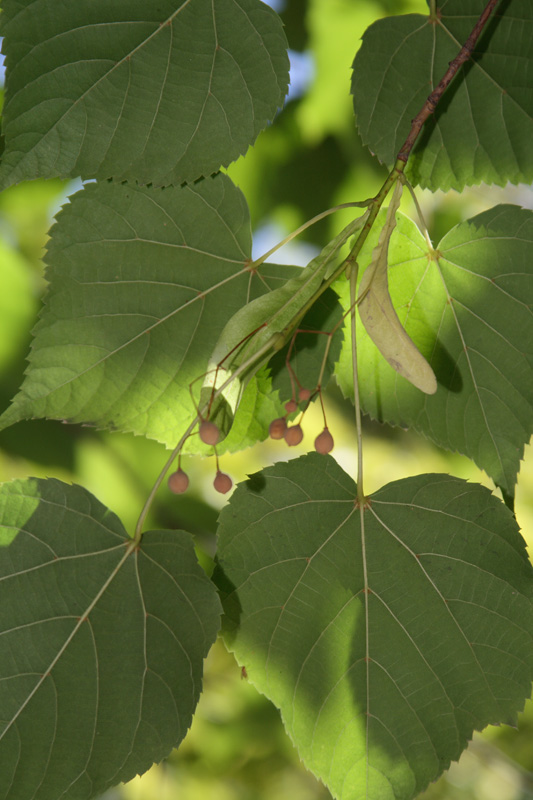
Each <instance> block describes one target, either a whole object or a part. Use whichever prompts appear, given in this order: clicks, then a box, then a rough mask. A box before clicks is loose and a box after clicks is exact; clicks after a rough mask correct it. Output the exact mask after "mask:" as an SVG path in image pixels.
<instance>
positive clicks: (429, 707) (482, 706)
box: [216, 454, 533, 800]
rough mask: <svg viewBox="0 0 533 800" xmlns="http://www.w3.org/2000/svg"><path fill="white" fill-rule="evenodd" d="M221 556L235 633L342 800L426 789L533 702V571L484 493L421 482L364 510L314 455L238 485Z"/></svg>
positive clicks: (240, 653) (329, 464)
mask: <svg viewBox="0 0 533 800" xmlns="http://www.w3.org/2000/svg"><path fill="white" fill-rule="evenodd" d="M219 559H220V566H219V568H218V573H217V578H216V580H217V583H218V584H219V586H220V587H221V591H222V593H223V606H224V611H225V617H223V635H224V638H225V641H226V643H227V645H228V647H229V648H230V649H231V650H233V651H234V652H235V654H236V657H237V660H238V662H239V663H240V664H243V665H245V666H246V671H247V674H248V678H249V680H250V682H251V683H252V684H253V685H255V686H256V687H257V688H258V689H259V690H260V691H261V692H262V693H264V694H266V695H267V697H269V698H270V699H271V700H272V701H273V702H274V703H275V705H276V706H277V707H278V708H279V709H280V710H281V714H282V718H283V721H284V724H285V726H286V728H287V730H288V732H289V734H290V736H291V738H292V739H293V741H294V743H295V744H296V746H297V747H298V750H299V753H300V756H301V757H302V759H303V760H304V762H305V764H306V766H307V767H308V768H309V769H311V770H312V771H313V772H314V773H315V774H316V775H317V776H319V777H320V778H321V779H322V780H323V781H324V783H325V784H326V785H327V786H328V788H329V789H330V791H331V792H332V794H333V796H334V797H337V798H342V799H343V800H363V799H365V800H370V798H374V799H375V798H379V799H380V800H408V798H411V797H414V796H415V795H416V794H417V793H419V792H420V791H421V790H422V789H424V788H425V786H427V785H428V783H429V782H430V781H432V780H435V778H437V776H438V775H440V774H441V773H442V771H443V770H444V769H446V768H447V766H448V765H449V763H450V761H451V760H455V759H457V758H458V757H459V755H460V753H461V751H462V750H463V749H464V747H465V746H466V744H467V741H468V740H469V739H470V738H471V736H472V733H473V731H474V730H479V729H481V728H483V727H485V726H486V725H487V724H489V723H497V722H512V721H513V720H514V719H515V716H516V713H517V711H518V710H520V709H521V708H522V707H523V704H524V700H525V698H526V697H528V696H529V693H530V691H531V678H532V670H533V638H532V634H533V605H532V602H531V596H532V592H531V586H532V578H533V571H532V567H531V565H530V564H529V561H528V558H527V554H526V547H525V543H524V541H523V540H522V538H521V536H520V533H519V531H518V527H517V524H516V522H515V520H514V518H513V516H512V514H511V513H510V512H509V511H508V509H506V508H505V506H504V505H503V504H502V503H501V502H500V501H499V500H497V499H496V498H495V497H493V496H492V495H491V494H490V492H489V491H488V490H487V489H484V488H483V487H481V486H478V485H475V484H474V485H473V484H468V483H466V482H465V481H462V480H459V479H456V478H452V477H450V476H448V475H419V476H417V477H414V478H408V479H406V480H401V481H397V482H395V483H391V484H389V485H388V486H385V487H384V488H382V489H380V490H379V491H378V492H376V493H375V494H374V495H372V496H371V497H370V498H369V499H368V506H367V507H366V508H365V509H364V510H362V509H360V508H359V507H358V505H357V502H356V487H355V485H354V483H353V481H352V480H351V479H350V478H349V476H348V475H346V473H344V472H343V471H342V470H341V468H340V467H339V466H338V465H337V464H336V463H335V461H334V460H333V459H332V458H330V457H329V456H319V455H318V454H310V455H308V456H304V457H302V458H299V459H297V460H295V461H291V462H289V463H287V464H278V465H276V466H275V467H272V468H269V469H266V470H263V471H262V472H260V473H257V474H256V475H254V476H252V477H251V478H250V480H249V481H247V482H246V483H244V484H241V485H240V486H239V487H238V488H237V490H236V492H235V493H234V495H233V497H232V499H231V501H230V504H229V506H227V507H226V508H225V509H224V511H223V512H222V515H221V522H220V530H219Z"/></svg>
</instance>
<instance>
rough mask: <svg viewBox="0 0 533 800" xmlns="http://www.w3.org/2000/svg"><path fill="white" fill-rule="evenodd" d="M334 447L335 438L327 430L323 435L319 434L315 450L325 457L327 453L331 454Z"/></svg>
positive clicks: (325, 429)
mask: <svg viewBox="0 0 533 800" xmlns="http://www.w3.org/2000/svg"><path fill="white" fill-rule="evenodd" d="M333 446H334V441H333V436H332V435H331V433H330V432H329V431H328V429H327V428H324V430H323V431H322V433H319V434H318V436H317V437H316V439H315V450H316V451H317V453H322V455H323V456H325V455H326V454H327V453H331V451H332V450H333Z"/></svg>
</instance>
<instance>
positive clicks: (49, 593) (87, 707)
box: [0, 479, 220, 800]
mask: <svg viewBox="0 0 533 800" xmlns="http://www.w3.org/2000/svg"><path fill="white" fill-rule="evenodd" d="M129 545H131V540H130V539H129V538H128V536H127V534H126V532H125V530H124V528H123V527H122V525H121V523H120V521H119V520H118V518H117V517H116V516H115V515H114V514H112V513H111V512H110V511H109V510H108V509H106V508H105V507H104V506H102V505H101V503H99V502H98V501H97V500H96V499H95V498H94V497H93V496H92V495H90V494H89V493H88V492H86V491H85V490H84V489H82V488H80V487H77V486H69V485H66V484H63V483H61V482H59V481H56V480H37V479H28V480H26V481H14V482H13V483H9V484H4V485H3V487H2V489H1V491H0V575H1V579H0V594H1V600H0V617H1V623H0V626H1V630H2V636H1V638H0V651H1V653H0V673H1V680H0V708H1V709H2V720H1V723H0V730H1V732H0V774H1V775H2V787H1V789H0V796H1V797H2V798H14V797H16V798H17V800H26V798H27V800H30V798H35V797H39V798H41V800H57V798H58V797H64V798H72V800H74V798H82V797H83V798H90V797H93V796H95V795H97V794H100V793H101V792H103V791H104V790H105V789H106V788H108V787H109V786H112V785H114V784H116V783H118V782H119V781H126V780H129V779H130V778H132V777H134V775H136V774H137V773H142V772H145V771H146V770H147V769H148V768H149V767H150V766H151V764H152V763H153V762H154V761H160V760H161V759H162V758H164V757H165V756H166V755H168V753H169V752H170V750H171V748H172V747H175V746H176V745H177V744H178V743H179V742H180V741H181V740H182V739H183V737H184V736H185V734H186V732H187V729H188V728H189V726H190V724H191V719H192V715H193V712H194V709H195V707H196V703H197V701H198V697H199V695H200V690H201V684H202V663H203V658H204V657H205V656H206V654H207V652H208V650H209V648H210V646H211V644H212V643H213V641H214V640H215V638H216V635H217V630H218V627H219V621H220V617H219V615H220V604H219V601H218V597H217V595H216V592H215V591H214V587H213V585H212V584H211V582H210V581H209V579H208V578H207V577H206V575H205V574H204V572H203V571H202V570H201V568H200V567H199V566H198V563H197V561H196V557H195V554H194V548H193V543H192V539H191V537H190V535H189V534H186V533H184V532H181V531H180V532H176V531H151V532H149V533H147V534H145V536H144V538H143V540H142V543H141V546H140V547H137V548H134V549H133V550H132V548H131V547H130V546H129Z"/></svg>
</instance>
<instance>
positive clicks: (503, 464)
mask: <svg viewBox="0 0 533 800" xmlns="http://www.w3.org/2000/svg"><path fill="white" fill-rule="evenodd" d="M378 227H379V226H378ZM377 235H378V232H377V231H372V234H371V236H370V237H369V239H368V241H367V244H366V245H365V248H364V250H363V252H362V254H361V257H360V259H359V261H360V265H361V267H362V269H365V268H366V267H367V265H368V263H369V262H370V259H371V254H372V247H373V245H374V243H375V241H376V238H377ZM532 245H533V212H531V211H527V210H524V209H520V208H518V207H516V206H497V207H495V208H493V209H491V210H490V211H486V212H484V213H483V214H479V215H478V216H476V217H474V218H473V219H469V220H467V221H466V222H462V223H461V224H460V225H457V226H456V227H455V228H453V229H452V230H451V231H450V232H449V233H448V234H446V236H445V237H444V238H443V239H442V241H441V242H440V243H439V245H438V246H437V248H436V250H434V251H430V250H429V248H428V244H427V242H426V240H425V238H424V237H423V236H422V234H421V233H420V231H419V230H418V228H417V227H416V225H415V224H414V223H413V222H412V221H411V220H409V219H408V218H407V217H405V216H403V215H402V214H399V215H398V226H397V229H396V230H395V231H394V233H393V235H392V237H391V242H390V248H389V276H388V277H389V288H390V293H391V297H392V300H393V303H394V306H395V308H396V310H397V312H398V315H399V317H400V320H401V322H402V324H403V325H404V326H405V329H406V331H407V333H408V334H409V336H410V337H411V339H412V340H413V341H414V342H415V344H416V345H417V347H418V348H419V350H421V352H422V353H423V355H424V356H425V357H426V358H427V360H428V361H429V363H430V364H431V366H432V368H433V371H434V372H435V375H436V377H437V382H438V389H437V392H436V394H434V395H431V396H428V395H424V394H423V393H422V392H419V391H418V390H417V389H415V388H414V387H413V386H411V384H409V383H408V382H407V381H406V380H405V379H404V378H402V377H401V376H400V375H398V373H396V372H395V371H394V370H393V369H392V367H390V366H389V365H388V364H387V362H386V361H385V360H384V359H383V358H382V356H381V355H380V354H379V352H378V351H377V349H376V347H375V345H374V344H373V342H372V341H371V340H370V339H369V337H368V336H367V335H366V333H365V330H364V328H363V327H362V325H360V324H359V323H358V327H357V337H358V344H357V353H358V362H359V367H360V387H359V388H360V394H361V401H362V405H363V408H364V410H365V411H366V412H367V413H369V414H370V415H371V416H372V417H373V418H374V419H379V420H382V421H384V422H388V423H391V424H394V425H405V426H412V427H414V428H416V429H417V430H418V431H420V432H421V433H423V434H424V435H425V436H428V437H429V438H430V439H432V440H433V441H434V442H436V443H437V444H438V445H440V446H441V447H445V448H447V449H449V450H457V451H459V452H460V453H463V454H464V455H467V456H469V457H470V458H472V459H473V460H474V461H475V462H476V464H477V465H478V466H479V467H481V468H482V469H484V470H485V471H486V472H487V473H488V474H489V475H490V477H491V478H492V479H493V480H494V481H495V482H496V483H497V484H498V485H499V486H502V487H503V488H504V489H505V491H506V492H508V493H509V494H510V495H512V494H514V486H515V483H516V475H517V473H518V470H519V468H520V459H521V458H522V456H523V453H524V445H525V444H526V443H527V442H528V441H529V439H530V437H531V434H532V433H533V368H532V367H533V314H532V311H531V304H532V302H533V266H532V263H531V247H532ZM336 288H337V289H338V291H339V293H340V295H341V298H342V303H343V305H344V306H345V308H348V307H349V304H350V299H349V287H348V285H347V284H346V282H344V283H343V282H338V283H337V284H336ZM351 365H352V356H351V334H350V331H349V330H346V332H345V339H344V344H343V349H342V352H341V360H340V363H339V365H338V369H337V375H338V379H339V383H340V385H341V387H342V389H343V392H344V393H345V394H346V395H347V396H350V397H353V376H352V366H351Z"/></svg>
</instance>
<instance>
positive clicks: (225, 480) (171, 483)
mask: <svg viewBox="0 0 533 800" xmlns="http://www.w3.org/2000/svg"><path fill="white" fill-rule="evenodd" d="M198 433H199V435H200V439H201V440H202V442H203V443H204V444H208V445H211V446H212V447H214V446H215V445H216V444H217V443H218V442H219V440H220V431H219V429H218V426H217V425H216V424H215V423H214V422H211V421H210V420H208V419H204V420H202V422H201V423H200V427H199V429H198ZM217 464H218V462H217ZM213 486H214V488H215V489H216V491H217V492H220V494H227V493H228V492H229V490H230V489H231V488H232V486H233V481H232V480H231V478H230V476H229V475H226V473H225V472H221V471H220V470H219V469H218V466H217V472H216V475H215V479H214V481H213ZM168 488H169V489H170V491H171V492H173V493H174V494H183V492H186V491H187V489H188V488H189V477H188V475H187V473H186V472H184V471H183V470H182V468H181V467H178V469H177V470H176V471H175V472H173V473H172V474H171V475H169V478H168Z"/></svg>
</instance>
